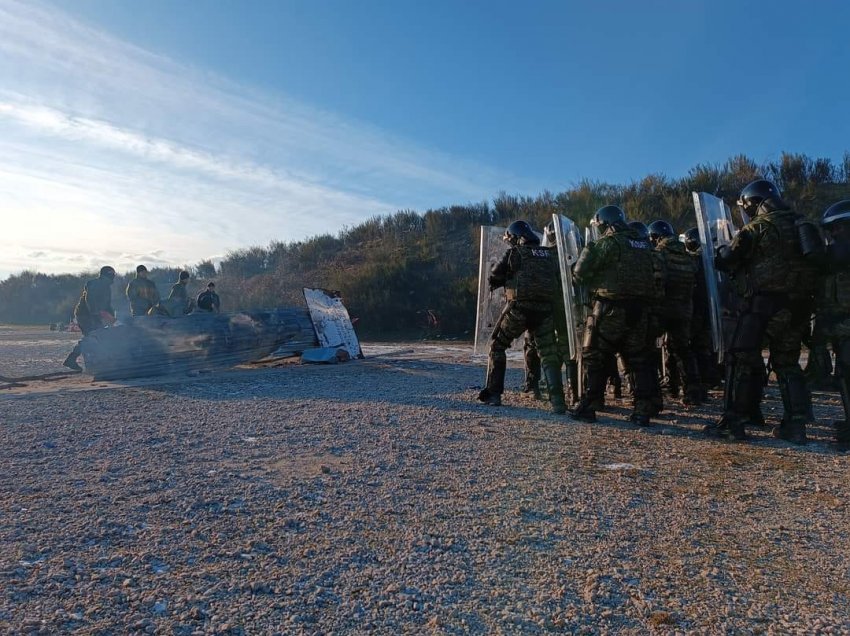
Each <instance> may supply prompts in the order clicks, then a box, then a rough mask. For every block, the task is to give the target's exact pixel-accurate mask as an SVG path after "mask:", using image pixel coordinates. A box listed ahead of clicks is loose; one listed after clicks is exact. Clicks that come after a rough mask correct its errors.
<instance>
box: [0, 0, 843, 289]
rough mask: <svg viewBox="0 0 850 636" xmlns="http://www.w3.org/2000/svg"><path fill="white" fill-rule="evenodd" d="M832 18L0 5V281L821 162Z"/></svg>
mask: <svg viewBox="0 0 850 636" xmlns="http://www.w3.org/2000/svg"><path fill="white" fill-rule="evenodd" d="M847 24H850V5H848V4H847V3H845V2H839V1H837V0H836V1H823V2H805V3H804V2H746V1H738V2H697V1H692V2H691V1H687V0H681V1H678V2H673V1H672V0H671V1H669V2H652V1H649V2H636V1H635V2H626V1H623V2H580V3H579V2H567V1H562V2H527V3H517V2H483V1H481V2H479V1H467V2H460V1H457V2H439V1H432V2H427V3H425V2H412V1H398V2H389V1H381V2H378V1H365V0H360V1H357V2H353V1H341V0H339V1H321V0H311V1H307V0H305V1H297V2H295V1H284V0H280V1H268V2H265V1H264V2H259V1H240V2H236V1H231V0H227V1H225V0H217V1H212V0H210V1H205V2H200V1H193V2H188V1H181V2H178V1H177V0H171V1H168V2H166V1H163V0H145V1H144V2H141V1H139V0H74V1H73V2H65V3H59V2H55V3H48V2H40V3H39V2H20V1H19V0H0V216H2V218H3V220H4V226H5V227H6V232H5V233H4V234H3V236H2V237H0V278H2V277H4V276H6V275H8V274H9V273H11V272H16V271H20V270H22V269H24V268H25V267H29V268H36V269H39V270H40V271H46V272H58V271H78V270H80V269H85V268H93V267H96V266H99V265H100V264H103V263H104V262H109V263H111V264H113V265H115V266H117V267H119V268H125V269H129V268H131V267H132V266H134V265H135V263H136V262H145V263H147V264H148V265H151V264H153V265H156V264H158V263H168V264H182V263H194V262H197V261H198V260H200V259H202V258H206V257H216V256H220V255H222V254H224V253H226V252H227V251H228V250H229V249H234V248H239V247H244V246H248V245H257V244H260V245H264V244H267V243H268V242H269V241H271V240H274V239H277V240H296V239H300V238H304V237H306V236H310V235H313V234H317V233H321V232H331V233H335V232H336V231H338V230H339V229H341V228H342V227H343V226H345V225H354V224H356V223H357V222H359V221H360V220H362V219H364V218H367V217H369V216H372V215H374V214H383V213H388V212H392V211H395V210H397V209H408V208H409V209H416V210H420V211H424V210H425V209H428V208H432V207H440V206H443V205H449V204H453V203H464V202H468V201H481V200H485V199H488V198H491V197H493V196H494V195H495V194H497V193H498V192H499V191H500V190H506V191H508V192H520V193H528V194H536V193H537V192H539V191H541V190H543V189H548V190H552V191H558V190H561V189H564V188H566V187H568V186H569V185H570V184H572V183H575V182H576V181H578V180H580V179H582V178H590V179H595V180H608V181H613V182H627V181H630V180H632V179H638V178H640V177H642V176H644V175H645V174H647V173H650V172H663V173H666V174H668V175H671V176H678V175H681V174H683V173H685V172H686V171H687V170H688V169H689V168H690V167H692V166H693V165H695V164H697V163H700V162H719V161H723V160H725V159H726V158H728V157H729V156H731V155H733V154H737V153H739V152H744V153H747V154H749V155H750V156H752V157H753V158H755V159H756V160H768V159H774V158H776V157H778V156H779V154H780V153H781V151H782V150H791V151H798V152H805V153H807V154H810V155H813V156H828V157H833V158H836V159H837V158H840V157H841V156H842V155H843V153H844V151H845V150H846V149H848V148H847V143H846V140H847V139H850V123H848V122H850V118H848V116H847V113H846V111H847V108H846V104H847V103H848V99H847V98H848V92H850V88H848V84H847V81H846V77H847V69H848V68H850V46H848V45H847V38H846V35H845V32H846V26H847ZM7 219H10V220H11V223H7ZM9 228H11V232H10V231H9Z"/></svg>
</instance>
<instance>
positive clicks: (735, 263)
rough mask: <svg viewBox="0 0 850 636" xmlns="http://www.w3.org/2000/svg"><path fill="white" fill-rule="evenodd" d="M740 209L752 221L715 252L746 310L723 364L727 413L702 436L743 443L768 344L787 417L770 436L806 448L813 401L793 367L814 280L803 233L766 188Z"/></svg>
mask: <svg viewBox="0 0 850 636" xmlns="http://www.w3.org/2000/svg"><path fill="white" fill-rule="evenodd" d="M738 204H739V205H740V206H741V207H742V208H743V209H744V211H745V212H746V213H747V214H749V215H750V218H752V219H753V220H752V221H751V222H750V223H748V224H747V225H746V226H744V228H743V229H741V231H740V232H738V234H737V235H736V236H735V238H734V240H733V241H732V243H731V244H730V245H728V246H725V247H722V248H720V249H719V250H718V253H717V257H716V259H715V263H716V265H717V268H718V269H719V270H721V271H727V272H730V273H732V275H733V276H735V278H736V280H737V282H738V284H739V286H742V289H743V290H744V293H743V294H742V295H743V298H744V303H743V308H742V311H741V313H740V315H739V316H738V319H737V324H736V327H735V332H734V335H733V336H732V339H731V343H730V346H729V351H728V356H727V357H728V362H727V364H728V365H729V366H728V367H727V376H726V377H727V381H726V396H725V400H724V402H725V405H726V406H725V412H724V414H723V417H722V418H721V419H720V421H719V422H717V423H716V424H714V425H712V426H709V427H707V428H706V432H707V433H709V434H713V435H718V436H721V437H726V438H729V439H744V438H745V437H746V432H745V425H746V424H747V423H749V422H750V418H751V417H752V413H754V412H755V410H756V408H757V407H758V404H759V402H760V400H761V394H762V388H763V381H764V360H763V359H762V347H763V346H764V344H767V345H768V346H769V348H770V362H771V364H772V366H773V370H774V372H775V373H776V376H777V378H778V380H779V389H780V392H781V394H782V404H783V407H784V411H785V416H784V417H783V420H782V424H781V425H780V426H779V427H777V428H775V429H774V431H773V433H774V436H776V437H779V438H781V439H785V440H788V441H791V442H793V443H795V444H805V443H806V421H807V419H808V417H807V414H808V412H809V409H810V404H811V397H810V395H809V393H808V389H807V387H806V382H805V378H804V376H803V371H802V369H801V368H800V364H799V360H800V348H801V342H802V339H803V335H804V333H805V331H806V329H807V327H808V324H809V320H810V318H811V313H812V308H813V307H812V306H813V290H814V288H815V277H816V269H815V267H814V266H813V264H812V263H811V262H810V261H809V260H807V258H806V252H805V250H804V246H803V242H804V241H803V240H801V239H802V238H803V234H804V232H802V229H803V228H804V227H805V225H804V224H802V223H801V222H802V217H801V216H800V215H799V214H797V213H796V212H794V211H793V210H791V209H790V208H789V206H788V205H787V204H786V203H785V202H784V201H783V200H782V198H781V196H780V193H779V190H778V188H777V187H776V186H775V185H774V184H773V183H771V182H770V181H766V180H763V179H760V180H757V181H754V182H752V183H750V184H749V185H747V186H746V187H745V188H744V189H743V190H742V191H741V197H740V200H739V201H738ZM809 226H811V224H809ZM814 229H815V231H816V228H814Z"/></svg>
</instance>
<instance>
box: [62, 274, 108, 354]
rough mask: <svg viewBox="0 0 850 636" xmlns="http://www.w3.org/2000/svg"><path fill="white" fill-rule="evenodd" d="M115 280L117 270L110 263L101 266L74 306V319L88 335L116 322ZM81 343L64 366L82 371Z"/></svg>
mask: <svg viewBox="0 0 850 636" xmlns="http://www.w3.org/2000/svg"><path fill="white" fill-rule="evenodd" d="M114 280H115V270H114V269H113V268H112V267H110V266H109V265H105V266H103V267H101V268H100V275H99V276H98V277H97V278H95V279H93V280H90V281H88V282H87V283H86V285H85V287H84V288H83V293H82V294H81V295H80V300H79V301H78V302H77V305H76V307H74V319H75V320H76V321H77V324H78V325H79V327H80V331H82V332H83V336H87V335H88V334H90V333H91V332H92V331H95V330H96V329H101V328H102V327H104V326H105V325H107V324H112V323H113V322H115V310H114V309H113V308H112V283H113V281H114ZM80 353H81V350H80V343H79V342H78V343H77V344H76V346H74V349H73V350H72V351H71V353H69V354H68V357H67V358H65V361H64V362H63V363H62V365H63V366H66V367H68V368H69V369H73V370H74V371H82V370H83V368H82V367H81V366H80V365H79V364H78V363H77V358H79V357H80Z"/></svg>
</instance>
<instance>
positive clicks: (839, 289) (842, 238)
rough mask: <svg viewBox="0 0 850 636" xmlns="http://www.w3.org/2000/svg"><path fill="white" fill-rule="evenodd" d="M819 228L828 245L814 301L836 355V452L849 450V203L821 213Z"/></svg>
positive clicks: (836, 205) (825, 338) (824, 336)
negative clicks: (840, 413) (840, 411)
mask: <svg viewBox="0 0 850 636" xmlns="http://www.w3.org/2000/svg"><path fill="white" fill-rule="evenodd" d="M821 224H822V226H823V228H824V230H825V231H826V232H827V235H828V236H829V239H830V243H829V246H828V247H827V250H826V256H825V259H824V261H825V262H824V263H823V272H824V276H823V284H822V285H821V286H820V289H819V293H818V298H817V321H818V325H819V328H820V330H821V332H822V336H823V340H824V342H825V343H826V342H829V343H830V344H832V350H833V351H834V352H835V368H836V373H835V379H836V383H837V384H838V390H839V392H840V393H841V403H842V405H843V406H844V419H843V420H840V421H838V422H836V423H835V429H836V430H835V437H836V442H837V444H838V448H839V450H842V451H847V450H850V200H848V201H839V202H838V203H836V204H835V205H832V206H830V207H829V208H828V209H827V210H826V212H824V215H823V219H822V221H821Z"/></svg>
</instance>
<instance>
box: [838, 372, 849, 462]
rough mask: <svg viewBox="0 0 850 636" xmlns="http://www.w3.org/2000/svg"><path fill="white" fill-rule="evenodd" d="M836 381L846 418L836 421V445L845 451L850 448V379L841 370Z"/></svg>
mask: <svg viewBox="0 0 850 636" xmlns="http://www.w3.org/2000/svg"><path fill="white" fill-rule="evenodd" d="M835 381H836V384H838V391H839V393H840V394H841V404H842V406H844V419H843V420H837V421H836V422H835V445H836V446H837V448H838V450H840V451H842V452H844V451H848V450H850V380H848V378H846V377H845V372H844V371H843V370H841V371H839V372H838V373H836V375H835Z"/></svg>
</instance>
